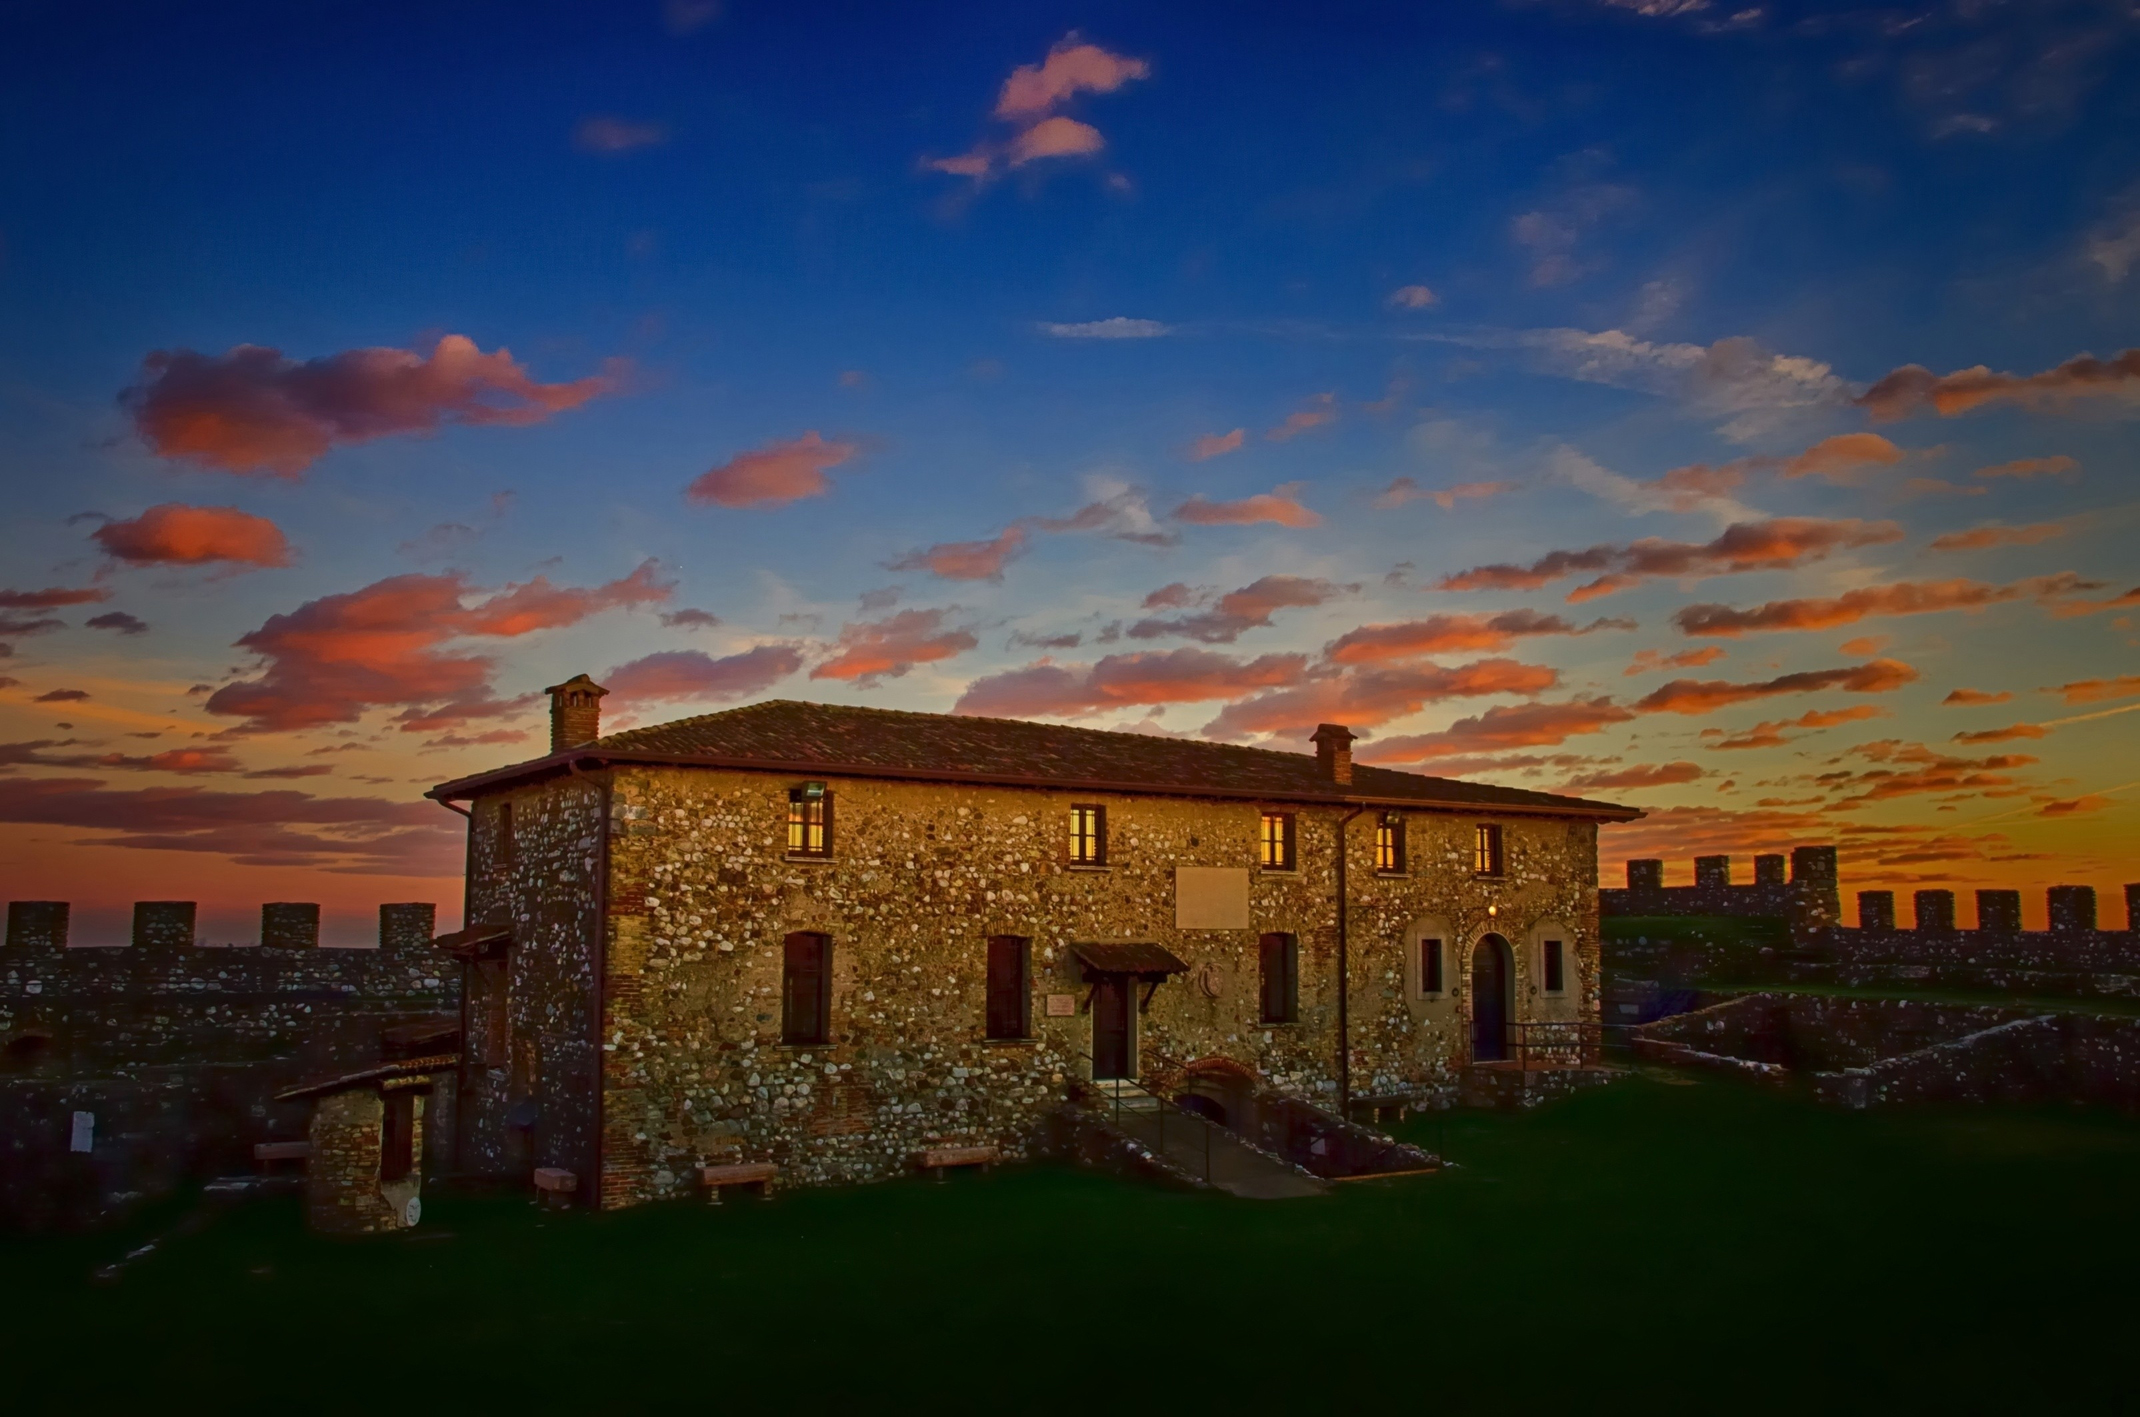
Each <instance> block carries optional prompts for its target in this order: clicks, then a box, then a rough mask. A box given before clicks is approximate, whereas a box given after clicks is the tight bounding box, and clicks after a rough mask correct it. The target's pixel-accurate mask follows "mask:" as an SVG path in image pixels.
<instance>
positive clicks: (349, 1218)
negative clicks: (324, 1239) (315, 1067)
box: [276, 1053, 460, 1235]
mask: <svg viewBox="0 0 2140 1417" xmlns="http://www.w3.org/2000/svg"><path fill="white" fill-rule="evenodd" d="M459 1062H460V1058H459V1056H458V1055H457V1054H452V1053H444V1054H438V1055H435V1056H432V1057H427V1058H406V1059H402V1060H399V1061H396V1062H391V1063H384V1064H381V1065H380V1066H378V1067H374V1068H367V1069H365V1070H364V1071H363V1072H358V1073H349V1074H346V1075H344V1076H342V1077H338V1078H329V1079H328V1080H326V1081H324V1082H316V1083H310V1084H308V1085H306V1086H304V1087H295V1088H291V1089H290V1090H289V1091H287V1092H284V1093H280V1094H278V1095H277V1097H276V1100H277V1101H278V1102H298V1101H310V1102H311V1103H312V1124H311V1127H310V1131H309V1136H310V1139H311V1148H312V1149H311V1152H310V1154H309V1155H308V1156H307V1158H306V1161H305V1212H306V1219H307V1221H308V1223H309V1224H310V1225H311V1227H312V1228H313V1229H314V1230H317V1231H320V1232H322V1233H326V1234H342V1235H366V1234H376V1233H379V1232H382V1231H391V1230H407V1229H409V1228H411V1227H412V1226H414V1225H415V1224H416V1223H417V1222H418V1221H419V1220H420V1219H421V1218H422V1216H423V1155H424V1103H425V1101H426V1100H427V1099H428V1097H429V1096H430V1093H431V1086H432V1079H433V1078H435V1077H437V1076H439V1075H441V1074H451V1073H452V1072H453V1071H454V1069H455V1068H456V1067H457V1066H458V1064H459Z"/></svg>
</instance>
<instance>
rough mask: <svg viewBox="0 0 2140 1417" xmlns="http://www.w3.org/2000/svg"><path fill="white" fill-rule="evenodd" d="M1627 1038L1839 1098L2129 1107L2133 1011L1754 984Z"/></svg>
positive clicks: (2137, 1105) (2138, 1046)
mask: <svg viewBox="0 0 2140 1417" xmlns="http://www.w3.org/2000/svg"><path fill="white" fill-rule="evenodd" d="M1632 1040H1633V1043H1634V1047H1635V1051H1636V1052H1637V1053H1638V1054H1639V1055H1641V1056H1643V1057H1646V1058H1649V1059H1652V1060H1654V1061H1658V1062H1670V1063H1679V1064H1686V1065H1692V1066H1701V1067H1711V1068H1717V1069H1721V1070H1724V1071H1729V1072H1736V1073H1739V1074H1740V1075H1742V1076H1748V1077H1753V1078H1756V1079H1759V1080H1761V1081H1764V1082H1770V1083H1777V1084H1784V1083H1789V1082H1792V1081H1794V1080H1798V1079H1803V1080H1804V1081H1805V1082H1807V1083H1808V1084H1809V1085H1810V1086H1811V1087H1812V1089H1813V1093H1814V1095H1815V1096H1816V1097H1818V1098H1819V1099H1820V1100H1821V1101H1823V1102H1827V1103H1830V1104H1833V1105H1837V1106H1844V1107H1853V1108H1866V1107H1880V1106H1891V1105H1895V1104H1898V1103H1908V1102H1932V1101H1946V1102H2038V1101H2048V1100H2059V1099H2071V1100H2076V1101H2084V1102H2095V1103H2102V1104H2107V1105H2112V1106H2116V1107H2119V1108H2122V1109H2125V1110H2128V1111H2132V1110H2140V1019H2131V1018H2116V1017H2108V1016H2101V1015H2090V1014H2040V1013H2032V1012H2029V1011H2027V1010H2023V1009H2006V1008H1991V1007H1973V1006H1966V1007H1965V1006H1956V1005H1945V1004H1927V1003H1920V1002H1917V1001H1913V1000H1906V999H1838V998H1830V997H1823V996H1820V995H1793V994H1767V993H1764V994H1748V995H1744V996H1741V997H1739V998H1736V999H1732V1000H1729V1001H1727V1002H1725V1003H1721V1004H1715V1005H1712V1006H1711V1007H1709V1008H1706V1009H1700V1010H1697V1011H1695V1012H1693V1013H1689V1014H1681V1015H1679V1016H1678V1017H1676V1018H1670V1019H1663V1020H1659V1021H1658V1022H1656V1023H1652V1024H1646V1025H1644V1026H1643V1027H1641V1028H1639V1029H1636V1030H1635V1031H1634V1033H1633V1035H1632Z"/></svg>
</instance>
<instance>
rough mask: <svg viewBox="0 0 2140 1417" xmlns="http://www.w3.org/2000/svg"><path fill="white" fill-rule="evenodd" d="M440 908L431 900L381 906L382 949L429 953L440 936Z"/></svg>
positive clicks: (380, 943)
mask: <svg viewBox="0 0 2140 1417" xmlns="http://www.w3.org/2000/svg"><path fill="white" fill-rule="evenodd" d="M437 928H438V907H437V906H435V905H433V904H432V903H431V902H430V901H428V900H418V901H405V902H403V903H401V904H399V905H382V906H380V907H379V948H380V949H382V950H429V949H430V948H431V938H432V936H433V935H434V934H436V933H437Z"/></svg>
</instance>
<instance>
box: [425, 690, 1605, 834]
mask: <svg viewBox="0 0 2140 1417" xmlns="http://www.w3.org/2000/svg"><path fill="white" fill-rule="evenodd" d="M603 758H610V759H618V760H628V761H642V762H664V763H693V762H699V763H705V764H706V765H708V766H720V767H751V766H758V765H762V766H764V767H766V768H768V769H779V770H785V771H790V772H822V773H824V774H826V775H828V776H831V775H836V774H841V773H846V774H850V775H858V776H869V775H872V774H882V775H885V776H892V777H911V778H924V779H929V778H935V779H942V780H948V781H979V782H1005V783H1034V784H1039V785H1043V786H1044V785H1047V784H1050V783H1057V784H1061V785H1063V786H1065V787H1089V788H1099V787H1106V788H1109V789H1112V790H1122V791H1143V792H1160V793H1170V794H1184V795H1195V794H1198V793H1213V792H1215V793H1220V794H1224V795H1228V796H1264V797H1270V798H1274V799H1277V798H1282V799H1286V800H1293V801H1315V800H1322V801H1329V802H1339V801H1346V800H1355V801H1356V800H1358V799H1360V798H1369V799H1374V800H1380V801H1391V802H1397V801H1415V802H1419V803H1421V804H1422V805H1426V804H1435V805H1446V806H1474V807H1506V808H1512V809H1517V810H1529V811H1532V812H1567V813H1570V814H1572V815H1578V816H1586V817H1588V816H1609V817H1615V818H1632V817H1635V816H1639V815H1641V814H1640V813H1639V812H1638V811H1637V810H1636V809H1634V808H1631V807H1622V806H1618V805H1616V804H1613V803H1610V802H1592V801H1587V800H1584V799H1582V798H1576V797H1558V796H1555V795H1553V794H1552V793H1547V792H1529V791H1525V790H1523V789H1522V788H1516V787H1496V786H1493V785H1490V784H1488V783H1483V782H1464V781H1461V780H1459V779H1456V778H1447V777H1427V776H1425V775H1423V774H1420V773H1412V772H1398V771H1396V770H1394V769H1391V768H1377V767H1368V766H1365V765H1359V766H1355V767H1354V768H1353V779H1352V785H1351V786H1350V787H1339V786H1338V785H1337V784H1335V783H1333V782H1331V781H1330V780H1329V779H1328V778H1326V777H1324V776H1323V773H1322V770H1321V768H1320V767H1319V766H1318V765H1317V763H1316V760H1315V757H1314V755H1313V754H1309V753H1284V752H1278V751H1275V750H1273V749H1270V748H1244V747H1238V746H1236V745H1234V744H1230V743H1207V742H1203V741H1201V740H1197V739H1186V738H1163V737H1160V736H1158V735H1156V734H1146V733H1115V732H1110V731H1107V730H1103V729H1097V728H1071V727H1068V726H1065V725H1062V724H1054V723H1029V722H1026V721H1025V720H1023V719H1011V718H971V717H966V716H963V715H959V714H943V713H907V712H902V711H899V710H895V709H875V708H853V707H849V706H846V705H842V704H813V703H803V702H801V701H799V700H795V699H771V700H768V701H767V702H765V703H759V704H751V705H749V706H748V707H745V708H738V709H729V710H727V711H726V712H723V713H709V714H701V715H699V716H698V717H695V718H680V719H677V720H675V721H674V722H672V723H661V724H652V725H649V726H647V727H645V728H633V729H628V730H626V731H625V732H622V733H612V734H609V735H607V736H605V737H602V738H598V739H596V740H595V741H594V742H592V743H588V744H585V745H583V746H581V747H578V748H574V749H571V750H569V751H567V752H564V753H557V754H552V755H551V756H550V757H548V758H542V759H537V760H535V761H533V762H529V763H521V764H516V765H515V766H513V767H510V768H503V769H499V770H497V771H494V772H487V773H480V774H477V775H476V776H473V777H467V778H462V779H459V780H458V781H455V782H449V783H444V784H442V785H440V786H438V787H435V788H433V789H432V790H431V792H430V794H429V795H430V796H432V797H437V798H440V799H448V800H450V799H454V798H466V797H470V796H473V795H475V794H476V793H478V792H481V791H485V790H490V789H494V788H496V787H501V786H504V785H505V784H506V783H508V782H510V781H513V780H516V779H519V778H522V777H526V776H535V775H540V774H542V773H543V772H544V771H545V770H546V769H547V770H553V771H554V770H559V769H561V767H562V765H563V764H564V763H565V762H567V761H570V760H574V759H581V760H586V759H603Z"/></svg>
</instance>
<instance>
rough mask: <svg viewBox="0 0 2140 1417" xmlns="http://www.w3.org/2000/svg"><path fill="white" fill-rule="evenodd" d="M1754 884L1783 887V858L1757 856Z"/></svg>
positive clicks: (1755, 859)
mask: <svg viewBox="0 0 2140 1417" xmlns="http://www.w3.org/2000/svg"><path fill="white" fill-rule="evenodd" d="M1754 884H1755V885H1757V886H1780V885H1782V884H1783V857H1781V856H1756V857H1755V858H1754Z"/></svg>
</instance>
